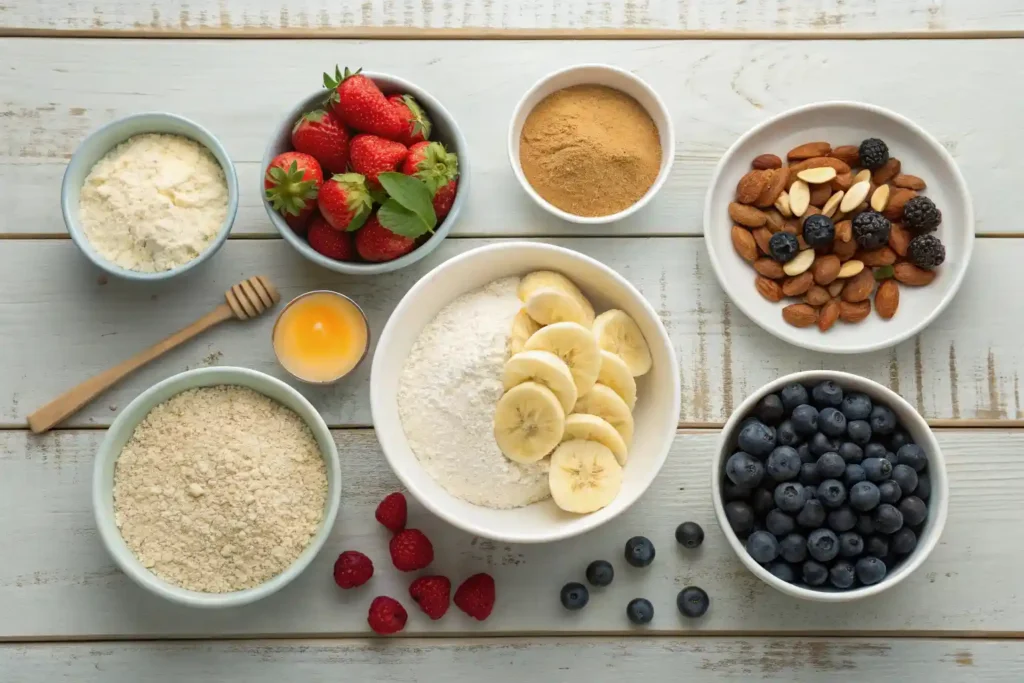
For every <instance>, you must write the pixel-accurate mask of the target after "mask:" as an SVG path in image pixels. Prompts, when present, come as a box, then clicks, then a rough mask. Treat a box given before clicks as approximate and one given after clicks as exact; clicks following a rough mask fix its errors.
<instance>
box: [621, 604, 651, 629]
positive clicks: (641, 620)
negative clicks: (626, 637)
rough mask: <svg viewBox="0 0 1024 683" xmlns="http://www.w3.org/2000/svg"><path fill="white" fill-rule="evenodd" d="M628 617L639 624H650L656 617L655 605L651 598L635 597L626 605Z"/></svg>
mask: <svg viewBox="0 0 1024 683" xmlns="http://www.w3.org/2000/svg"><path fill="white" fill-rule="evenodd" d="M626 617H628V618H629V620H630V621H631V622H633V623H634V624H638V625H643V624H649V623H651V620H652V619H654V605H652V604H651V601H650V600H644V599H643V598H635V599H633V600H630V601H629V604H628V605H626Z"/></svg>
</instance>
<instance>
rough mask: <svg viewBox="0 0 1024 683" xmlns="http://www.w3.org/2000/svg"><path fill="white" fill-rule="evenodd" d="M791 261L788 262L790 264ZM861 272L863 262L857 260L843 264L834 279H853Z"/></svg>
mask: <svg viewBox="0 0 1024 683" xmlns="http://www.w3.org/2000/svg"><path fill="white" fill-rule="evenodd" d="M799 256H800V255H799V254H797V258H799ZM795 260H796V259H795V258H794V259H793V261H795ZM793 261H790V263H792V262H793ZM783 270H786V269H785V268H783ZM862 270H864V262H863V261H857V260H852V261H847V262H846V263H844V264H843V267H842V268H840V269H839V274H838V275H836V279H838V280H842V279H844V278H848V277H853V276H854V275H857V274H858V273H860V271H862Z"/></svg>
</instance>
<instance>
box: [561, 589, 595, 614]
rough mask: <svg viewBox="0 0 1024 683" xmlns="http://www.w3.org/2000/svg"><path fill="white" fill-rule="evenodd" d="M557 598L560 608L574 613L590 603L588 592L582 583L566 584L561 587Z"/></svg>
mask: <svg viewBox="0 0 1024 683" xmlns="http://www.w3.org/2000/svg"><path fill="white" fill-rule="evenodd" d="M559 597H560V598H561V600H562V607H564V608H565V609H568V610H574V611H575V610H578V609H583V608H584V607H586V606H587V603H588V602H590V591H588V590H587V587H586V586H584V585H583V584H582V583H576V582H573V583H567V584H565V585H564V586H562V592H561V593H560V595H559Z"/></svg>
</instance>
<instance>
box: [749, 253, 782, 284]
mask: <svg viewBox="0 0 1024 683" xmlns="http://www.w3.org/2000/svg"><path fill="white" fill-rule="evenodd" d="M754 270H756V271H757V272H758V273H759V274H761V275H763V276H764V277H766V278H768V279H770V280H781V279H782V278H784V277H786V274H785V273H784V272H782V264H781V263H779V262H778V261H776V260H775V259H771V258H768V257H765V258H759V259H757V260H756V261H754Z"/></svg>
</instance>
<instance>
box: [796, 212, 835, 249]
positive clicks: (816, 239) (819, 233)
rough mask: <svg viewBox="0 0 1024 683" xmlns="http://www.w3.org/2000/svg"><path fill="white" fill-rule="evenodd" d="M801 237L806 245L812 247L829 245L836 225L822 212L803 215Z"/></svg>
mask: <svg viewBox="0 0 1024 683" xmlns="http://www.w3.org/2000/svg"><path fill="white" fill-rule="evenodd" d="M803 224H804V225H803V237H804V242H805V243H806V244H807V246H809V247H811V248H812V249H822V248H825V247H831V246H832V242H834V241H835V238H836V226H835V224H834V223H833V222H832V219H831V218H829V217H828V216H826V215H824V214H820V213H819V214H814V215H813V216H804V220H803Z"/></svg>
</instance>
